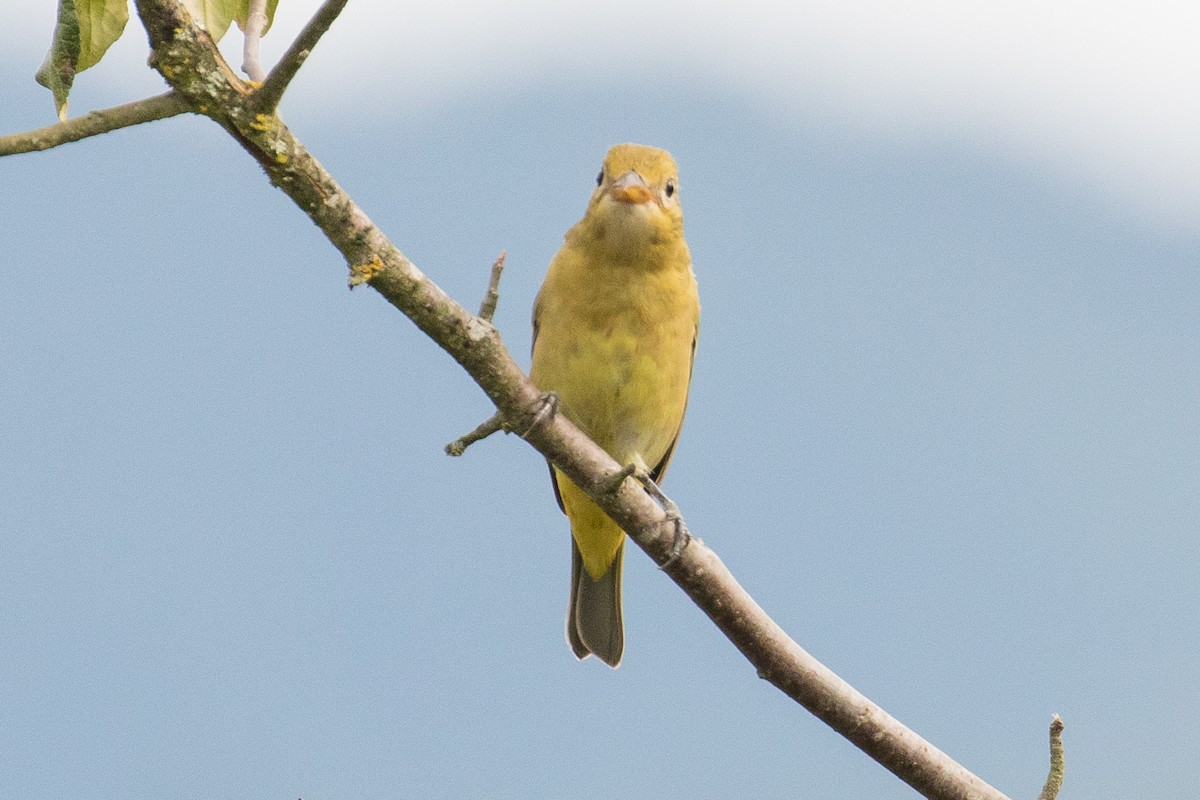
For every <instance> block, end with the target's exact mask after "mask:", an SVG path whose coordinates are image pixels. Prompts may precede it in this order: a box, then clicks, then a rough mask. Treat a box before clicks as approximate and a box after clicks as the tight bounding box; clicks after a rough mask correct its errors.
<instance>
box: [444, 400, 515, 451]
mask: <svg viewBox="0 0 1200 800" xmlns="http://www.w3.org/2000/svg"><path fill="white" fill-rule="evenodd" d="M502 430H504V417H503V416H502V415H501V414H500V412H499V411H497V412H496V413H495V414H492V415H491V416H490V417H488V418H487V419H485V420H484V421H483V422H481V423H479V427H477V428H476V429H475V430H473V431H471V432H470V433H468V434H466V435H465V436H460V437H458V438H457V439H455V440H454V441H453V442H451V443H450V444H448V445H446V455H448V456H461V455H462V454H463V453H465V452H466V450H467V448H468V447H470V446H471V445H473V444H475V443H476V442H478V441H479V440H480V439H486V438H487V437H489V436H491V435H492V434H493V433H495V432H496V431H502Z"/></svg>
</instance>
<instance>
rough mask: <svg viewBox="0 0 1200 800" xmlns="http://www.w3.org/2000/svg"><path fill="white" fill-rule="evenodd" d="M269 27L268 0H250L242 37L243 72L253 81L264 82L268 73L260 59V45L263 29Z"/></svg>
mask: <svg viewBox="0 0 1200 800" xmlns="http://www.w3.org/2000/svg"><path fill="white" fill-rule="evenodd" d="M266 27H267V0H250V12H249V13H248V14H247V15H246V30H245V31H243V33H242V37H243V41H242V72H244V73H246V77H248V78H249V79H250V80H252V81H257V82H259V83H261V82H262V80H263V78H265V77H266V76H267V73H266V72H264V71H263V68H262V63H261V62H259V60H258V45H259V42H261V41H262V35H263V29H264V28H266Z"/></svg>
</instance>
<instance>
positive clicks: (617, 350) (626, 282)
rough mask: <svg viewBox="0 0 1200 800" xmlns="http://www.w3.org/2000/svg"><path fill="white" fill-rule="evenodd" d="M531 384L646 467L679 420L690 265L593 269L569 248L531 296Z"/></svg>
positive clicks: (690, 306) (687, 351)
mask: <svg viewBox="0 0 1200 800" xmlns="http://www.w3.org/2000/svg"><path fill="white" fill-rule="evenodd" d="M536 321H537V327H538V330H537V343H536V347H535V348H534V359H533V370H532V378H533V381H534V383H536V384H537V385H538V386H539V387H540V388H542V389H545V390H550V391H554V392H556V393H558V395H559V397H560V399H561V408H562V410H563V412H564V413H565V414H566V415H567V416H568V417H569V418H570V419H571V420H572V421H573V422H575V423H576V424H577V425H579V426H580V427H581V428H582V429H583V430H584V431H585V432H586V433H587V434H588V435H589V436H590V437H591V438H592V439H594V440H595V441H596V443H597V444H599V445H600V446H601V447H603V448H604V449H605V450H607V451H608V452H609V454H610V455H612V456H613V458H615V459H616V460H617V461H619V462H621V463H632V462H636V461H641V462H642V463H643V464H644V465H645V466H646V467H648V468H650V469H653V468H654V467H655V465H656V464H657V463H658V462H659V461H660V460H661V459H662V457H663V456H664V455H665V454H666V452H667V450H668V448H669V447H670V446H671V443H672V441H673V440H674V439H675V436H676V435H677V433H678V431H679V426H680V424H681V423H682V421H683V413H684V408H685V406H686V403H687V392H688V383H689V379H690V377H691V360H692V348H693V344H694V341H695V336H696V326H697V324H698V321H699V301H698V299H697V296H696V282H695V279H694V278H693V276H692V272H691V265H690V260H689V259H688V258H687V256H686V247H683V252H682V254H681V257H680V258H678V259H674V260H672V261H669V262H667V263H665V264H663V265H661V266H659V267H658V268H653V269H645V268H642V267H639V266H630V265H613V264H606V263H603V262H599V263H596V262H594V261H590V260H589V259H588V258H587V253H586V252H585V251H581V250H578V249H576V248H572V247H571V246H570V245H568V246H566V247H564V248H563V250H562V251H561V252H560V253H559V254H558V256H556V257H555V259H554V262H553V263H552V264H551V268H550V272H549V274H548V275H547V278H546V283H545V285H544V286H543V287H542V291H541V293H540V294H539V296H538V303H537V316H536Z"/></svg>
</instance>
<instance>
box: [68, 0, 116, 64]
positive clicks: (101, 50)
mask: <svg viewBox="0 0 1200 800" xmlns="http://www.w3.org/2000/svg"><path fill="white" fill-rule="evenodd" d="M75 9H76V11H77V13H78V14H79V66H78V68H77V69H76V71H77V72H83V71H84V70H85V69H87V68H88V67H90V66H92V65H94V64H98V63H99V62H100V59H101V58H103V57H104V54H105V53H107V52H108V48H110V47H112V43H113V42H115V41H116V40H117V39H119V38H121V33H122V32H123V31H124V30H125V23H126V22H129V0H75Z"/></svg>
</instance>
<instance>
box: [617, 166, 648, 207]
mask: <svg viewBox="0 0 1200 800" xmlns="http://www.w3.org/2000/svg"><path fill="white" fill-rule="evenodd" d="M608 194H609V196H610V197H612V199H613V200H616V201H617V202H618V203H630V204H631V205H641V204H642V203H649V202H650V201H652V200H653V199H654V192H652V191H650V187H648V186H647V185H646V182H645V181H644V180H642V176H641V175H638V174H637V173H636V172H634V171H633V170H630V171H629V172H626V173H625V174H624V175H622V176H621V177H619V178H617V179H616V180H615V181H613V182H612V184H611V185H610V186H609V187H608Z"/></svg>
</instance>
